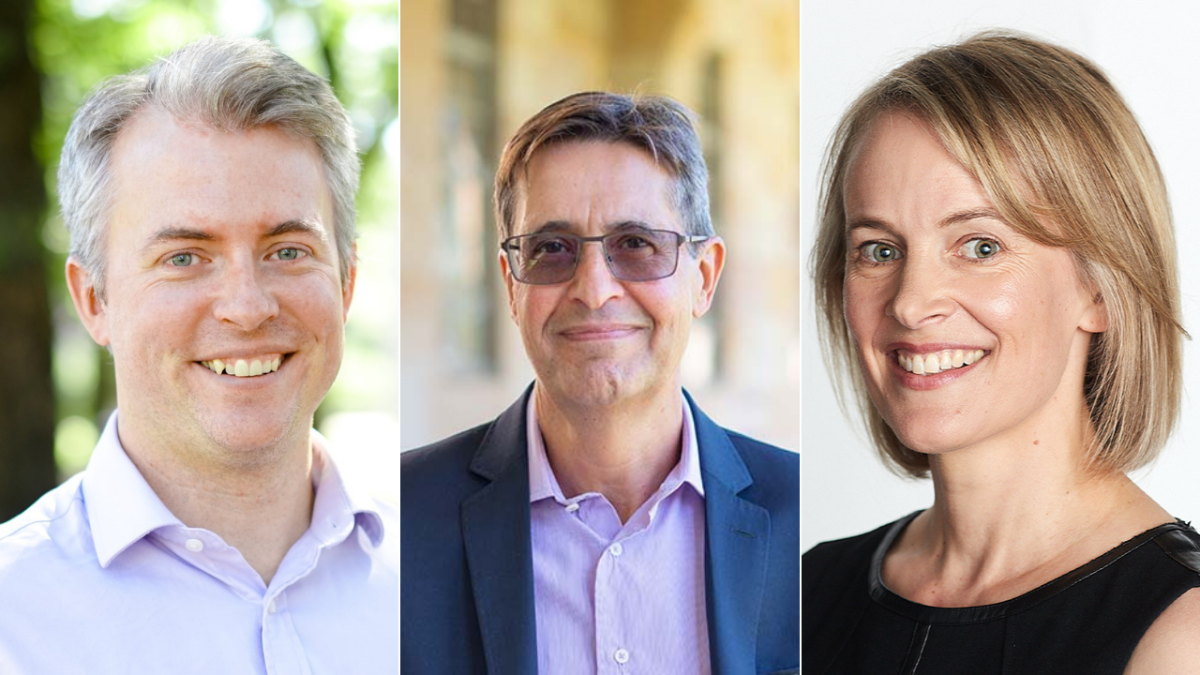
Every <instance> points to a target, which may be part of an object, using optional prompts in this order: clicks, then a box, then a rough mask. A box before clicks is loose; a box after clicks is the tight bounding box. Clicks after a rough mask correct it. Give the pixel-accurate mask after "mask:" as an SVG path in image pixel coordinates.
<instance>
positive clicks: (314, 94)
mask: <svg viewBox="0 0 1200 675" xmlns="http://www.w3.org/2000/svg"><path fill="white" fill-rule="evenodd" d="M150 106H154V107H157V108H160V109H162V110H163V111H165V112H167V113H169V114H170V115H171V116H172V117H174V118H175V119H177V120H186V121H192V122H197V123H201V124H204V125H206V126H209V127H212V128H213V129H218V130H231V131H232V130H247V129H254V128H258V127H263V126H268V125H274V126H278V127H279V128H281V129H283V130H285V131H287V132H288V133H291V134H294V135H296V136H298V137H301V138H308V139H311V140H312V141H313V142H315V143H316V145H317V148H318V149H319V150H320V153H321V160H322V163H323V164H324V167H325V180H326V181H327V184H328V186H329V191H330V194H331V195H332V196H333V220H334V223H333V224H334V233H335V239H336V242H337V252H338V261H339V271H340V273H341V279H342V284H343V285H345V284H347V283H349V279H350V276H349V275H350V268H351V267H352V266H353V265H354V264H355V259H354V241H355V238H356V233H355V227H354V197H355V194H356V193H357V192H358V177H359V170H360V163H359V158H358V151H357V149H356V147H355V142H354V129H353V127H352V126H351V124H350V119H349V117H348V116H347V115H346V110H345V109H344V108H343V107H342V104H341V103H340V102H339V101H338V99H337V97H335V96H334V94H333V90H332V89H331V88H330V86H329V83H328V82H326V81H325V80H324V79H323V78H321V77H318V76H317V75H314V74H313V73H311V72H309V71H308V70H307V69H305V68H304V66H301V65H300V64H299V63H296V62H295V61H294V60H292V59H291V58H290V57H288V56H287V55H285V54H284V53H282V52H280V51H279V50H278V49H277V48H276V47H275V46H274V45H272V44H271V43H269V42H266V41H263V40H250V39H230V38H219V37H205V38H201V39H200V40H197V41H195V42H192V43H191V44H188V45H185V46H183V47H181V48H179V49H178V50H176V51H175V52H173V53H172V54H170V55H169V56H166V57H164V58H162V59H160V60H158V61H157V62H155V63H154V64H152V65H150V66H148V67H146V68H142V69H140V70H136V71H134V72H132V73H129V74H126V75H118V76H116V77H112V78H109V79H108V80H105V81H104V82H102V83H101V84H100V85H98V86H97V87H96V89H94V90H93V91H92V92H91V94H89V95H88V97H87V100H85V101H84V102H83V105H81V106H80V107H79V110H78V111H76V113H75V118H74V119H73V120H72V121H71V128H70V130H68V131H67V138H66V140H65V141H64V142H63V151H62V161H61V162H60V164H59V167H58V195H59V203H60V204H61V206H62V217H63V223H64V224H65V225H66V227H67V231H68V232H69V233H70V235H71V255H72V256H73V257H75V258H76V259H77V260H78V261H79V263H80V265H81V266H82V267H83V268H84V269H85V270H86V271H87V272H88V274H89V275H91V277H92V281H93V283H94V284H95V285H96V291H97V295H98V296H99V297H100V298H101V299H103V298H104V274H105V271H106V256H105V240H106V237H105V235H106V233H107V231H108V220H109V216H110V211H111V205H112V194H111V192H112V187H111V184H112V173H111V171H110V170H109V163H110V161H111V156H112V147H113V143H114V142H115V141H116V139H117V136H118V135H119V134H120V133H121V130H122V129H123V128H124V127H125V125H126V124H127V123H128V122H129V121H130V120H131V119H132V118H133V117H134V116H135V115H136V114H137V113H138V112H139V111H141V110H143V109H144V108H147V107H150Z"/></svg>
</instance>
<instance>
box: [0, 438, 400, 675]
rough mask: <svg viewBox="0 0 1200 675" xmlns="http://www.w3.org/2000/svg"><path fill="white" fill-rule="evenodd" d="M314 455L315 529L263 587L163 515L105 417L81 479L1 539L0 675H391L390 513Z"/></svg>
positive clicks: (394, 658)
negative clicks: (102, 430) (162, 674)
mask: <svg viewBox="0 0 1200 675" xmlns="http://www.w3.org/2000/svg"><path fill="white" fill-rule="evenodd" d="M313 455H314V456H313V460H314V461H313V486H314V488H315V490H316V494H315V498H314V502H313V514H312V522H311V525H310V526H309V529H308V531H307V532H306V533H305V534H304V535H303V536H301V537H300V539H299V540H298V541H297V542H296V543H295V544H294V545H293V546H292V548H291V550H290V551H288V553H287V555H286V556H285V557H284V559H283V561H282V562H281V563H280V565H279V569H278V570H277V571H276V573H275V576H274V577H273V578H272V579H271V583H270V584H269V585H268V584H264V583H263V580H262V577H260V576H259V575H258V573H257V572H255V571H254V570H253V569H252V568H251V567H250V565H249V564H248V563H247V562H246V561H245V559H244V558H242V555H241V553H239V552H238V551H237V550H236V549H234V548H231V547H230V546H228V545H227V544H225V543H224V542H223V541H222V540H221V538H220V537H219V536H217V535H216V534H214V533H213V532H211V531H208V530H204V529H198V528H189V527H187V526H185V525H184V524H183V523H182V522H180V521H179V519H178V518H176V517H175V516H174V515H172V514H171V512H170V511H169V510H167V508H166V506H164V505H163V503H162V501H161V500H160V499H159V498H158V495H156V494H155V493H154V491H153V490H152V489H151V488H150V486H149V484H147V483H146V480H145V479H144V478H143V477H142V475H141V473H140V472H138V470H137V468H136V467H135V466H134V465H133V462H131V461H130V460H129V457H128V456H127V455H126V454H125V450H124V449H123V448H122V447H121V443H120V440H119V438H118V436H117V416H116V415H115V414H114V415H113V416H112V418H110V419H109V422H108V425H107V426H106V427H105V429H104V433H103V435H102V437H101V438H100V442H99V443H98V444H97V445H96V449H95V451H94V452H93V453H92V459H91V461H90V462H89V463H88V467H87V470H86V471H84V472H83V473H81V474H79V475H77V476H75V477H74V478H71V479H70V480H68V481H67V482H65V483H63V484H62V485H60V486H59V487H57V488H55V489H53V490H51V491H50V492H48V493H46V495H44V496H43V497H42V498H41V499H39V500H38V501H37V502H36V503H35V504H34V505H33V506H31V507H30V508H29V509H28V510H27V511H25V513H23V514H21V515H19V516H17V517H16V518H14V519H13V520H11V521H9V522H7V523H4V524H3V525H0V673H4V674H5V675H24V674H30V675H33V674H40V673H54V674H55V675H70V674H72V673H87V674H88V675H106V674H108V673H113V674H116V673H221V674H222V675H266V674H268V673H270V674H275V673H279V674H284V673H286V674H289V675H290V674H293V673H295V674H304V675H319V674H321V673H331V674H332V673H355V674H356V675H358V674H360V673H362V674H376V673H378V674H384V673H386V674H387V675H395V673H396V671H397V670H398V668H399V662H398V659H399V646H398V644H397V642H398V635H399V606H398V605H399V574H398V572H399V545H398V542H399V537H398V536H397V531H396V527H397V523H398V518H397V516H398V514H397V512H396V509H395V508H394V507H389V506H386V505H384V504H381V503H379V502H377V501H376V500H374V499H372V498H371V497H370V496H368V495H366V494H365V493H363V492H362V491H361V490H358V489H356V488H354V487H353V486H352V485H350V484H349V483H348V482H347V481H346V480H345V479H344V477H342V476H341V475H340V474H339V473H338V470H337V467H336V466H335V465H334V463H333V461H332V458H331V457H330V456H329V453H328V451H327V450H325V448H324V439H322V438H321V437H320V436H319V435H318V434H317V433H316V432H315V431H314V432H313Z"/></svg>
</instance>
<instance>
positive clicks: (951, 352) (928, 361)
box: [896, 349, 984, 375]
mask: <svg viewBox="0 0 1200 675" xmlns="http://www.w3.org/2000/svg"><path fill="white" fill-rule="evenodd" d="M983 356H984V352H983V350H982V349H968V350H965V351H964V350H962V349H945V350H942V351H940V352H934V353H931V354H925V355H921V354H904V353H900V352H897V353H896V361H897V362H898V363H899V364H900V367H901V368H903V369H904V370H906V371H908V372H910V373H912V374H914V375H936V374H938V373H943V372H946V371H947V370H953V369H955V368H962V367H963V366H969V365H971V364H972V363H975V362H976V361H978V360H979V359H982V358H983Z"/></svg>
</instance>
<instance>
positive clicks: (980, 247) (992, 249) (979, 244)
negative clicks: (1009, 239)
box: [959, 239, 1000, 259]
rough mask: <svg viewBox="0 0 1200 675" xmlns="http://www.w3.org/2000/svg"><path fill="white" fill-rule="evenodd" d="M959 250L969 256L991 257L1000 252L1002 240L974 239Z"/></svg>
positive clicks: (977, 257)
mask: <svg viewBox="0 0 1200 675" xmlns="http://www.w3.org/2000/svg"><path fill="white" fill-rule="evenodd" d="M959 250H961V251H962V254H963V255H964V256H966V257H968V258H975V259H983V258H991V257H992V256H994V255H996V254H997V253H999V252H1000V242H998V241H996V240H995V239H972V240H970V241H968V242H967V243H965V244H963V245H962V248H961V249H959Z"/></svg>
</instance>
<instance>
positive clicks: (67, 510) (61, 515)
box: [0, 492, 83, 543]
mask: <svg viewBox="0 0 1200 675" xmlns="http://www.w3.org/2000/svg"><path fill="white" fill-rule="evenodd" d="M74 502H79V503H80V504H83V499H82V498H81V497H80V496H79V493H78V492H76V493H75V494H74V495H72V496H71V501H69V502H67V508H65V509H63V510H62V511H61V512H60V513H59V514H57V515H56V516H54V517H53V518H43V519H41V520H31V521H29V522H28V523H25V524H23V525H21V526H20V527H18V528H17V529H15V530H13V531H12V532H9V533H7V534H3V535H0V543H3V542H4V541H5V540H7V539H8V538H10V537H14V536H16V535H17V534H18V533H20V532H21V531H22V530H24V529H25V528H27V527H31V526H33V525H40V524H42V523H53V522H54V521H56V520H59V519H60V518H64V517H66V515H67V514H68V513H70V511H71V504H72V503H74ZM35 503H36V502H35ZM20 517H21V516H17V518H20ZM9 522H10V523H11V522H12V521H11V520H10V521H9Z"/></svg>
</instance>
